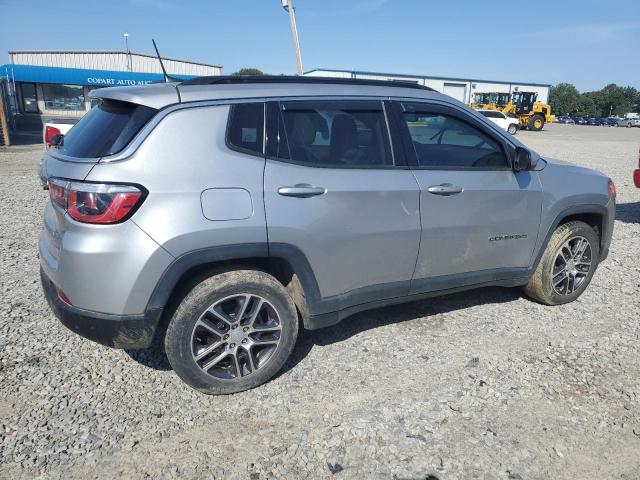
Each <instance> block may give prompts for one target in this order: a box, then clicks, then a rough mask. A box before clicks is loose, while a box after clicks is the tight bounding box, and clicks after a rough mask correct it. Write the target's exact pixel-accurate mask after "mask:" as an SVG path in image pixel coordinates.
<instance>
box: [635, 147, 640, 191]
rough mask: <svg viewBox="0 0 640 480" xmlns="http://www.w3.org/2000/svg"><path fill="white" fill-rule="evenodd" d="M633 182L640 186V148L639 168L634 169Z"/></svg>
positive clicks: (639, 154) (639, 152) (639, 153)
mask: <svg viewBox="0 0 640 480" xmlns="http://www.w3.org/2000/svg"><path fill="white" fill-rule="evenodd" d="M633 183H634V184H635V185H636V187H638V188H640V150H638V168H636V169H635V170H634V171H633Z"/></svg>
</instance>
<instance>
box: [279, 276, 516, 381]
mask: <svg viewBox="0 0 640 480" xmlns="http://www.w3.org/2000/svg"><path fill="white" fill-rule="evenodd" d="M521 297H522V291H521V290H520V289H519V288H502V287H486V288H481V289H477V290H469V291H466V292H460V293H454V294H449V295H443V296H441V297H434V298H429V299H424V300H416V301H414V302H409V303H403V304H400V305H393V306H390V307H382V308H376V309H374V310H367V311H365V312H360V313H356V314H355V315H352V316H350V317H348V318H345V319H344V320H343V321H342V322H340V323H338V324H337V325H334V326H331V327H326V328H321V329H319V330H307V331H305V332H304V333H303V335H302V336H301V337H300V338H299V339H298V343H297V344H296V348H295V349H294V351H293V354H292V355H291V358H290V359H289V360H288V361H287V363H286V364H285V366H284V368H283V369H282V370H281V371H280V372H279V373H278V375H277V376H276V377H278V376H280V375H282V374H283V373H285V372H287V371H288V370H291V369H292V368H294V367H295V366H296V365H297V364H298V363H300V362H301V361H302V360H303V359H304V358H305V357H306V356H307V355H308V354H309V352H310V351H311V350H312V349H313V348H314V347H316V346H318V347H324V346H327V345H331V344H333V343H338V342H342V341H345V340H347V339H349V338H351V337H353V336H355V335H358V334H360V333H362V332H365V331H367V330H373V329H375V328H379V327H384V326H387V325H391V324H394V323H401V322H408V321H411V320H418V319H421V320H422V321H424V322H425V323H426V324H427V326H428V325H429V324H430V323H431V325H432V326H433V327H434V328H438V327H439V326H440V324H441V322H442V321H444V319H443V318H442V317H439V315H442V314H446V313H449V312H453V311H457V310H464V309H467V308H470V307H473V306H476V305H484V304H488V303H507V302H512V301H515V300H517V299H519V298H521Z"/></svg>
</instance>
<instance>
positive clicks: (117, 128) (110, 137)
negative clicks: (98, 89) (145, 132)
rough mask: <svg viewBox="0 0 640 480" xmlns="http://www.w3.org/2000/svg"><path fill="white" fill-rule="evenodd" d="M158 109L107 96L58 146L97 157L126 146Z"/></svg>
mask: <svg viewBox="0 0 640 480" xmlns="http://www.w3.org/2000/svg"><path fill="white" fill-rule="evenodd" d="M156 112H157V110H155V109H153V108H150V107H145V106H143V105H136V104H135V103H128V102H118V101H115V100H104V101H102V102H101V103H100V105H97V106H96V107H95V108H92V109H91V110H90V111H89V112H88V113H87V114H86V115H85V116H84V117H82V118H81V119H80V121H79V122H78V123H77V124H76V125H75V126H74V127H73V128H72V129H71V130H69V133H67V134H66V135H65V136H64V137H63V139H62V144H61V145H59V147H58V148H59V150H60V152H61V153H64V154H65V155H69V156H71V157H78V158H97V157H103V156H106V155H112V154H114V153H118V152H119V151H120V150H122V149H123V148H124V147H126V146H127V145H128V144H129V142H130V141H131V139H133V137H134V136H135V135H136V133H138V132H139V131H140V129H141V128H142V127H143V126H144V125H145V124H146V123H147V122H148V121H149V120H150V119H151V117H153V116H154V115H155V113H156Z"/></svg>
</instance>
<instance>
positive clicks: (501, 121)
mask: <svg viewBox="0 0 640 480" xmlns="http://www.w3.org/2000/svg"><path fill="white" fill-rule="evenodd" d="M478 112H480V113H481V114H482V115H484V116H485V117H487V118H488V119H489V120H491V121H492V122H493V123H495V124H496V125H498V126H499V127H500V128H502V129H503V130H506V131H507V132H509V133H510V134H511V135H515V134H516V133H518V130H520V123H519V122H518V119H517V118H514V117H507V116H506V115H505V114H504V113H502V112H498V111H496V110H478Z"/></svg>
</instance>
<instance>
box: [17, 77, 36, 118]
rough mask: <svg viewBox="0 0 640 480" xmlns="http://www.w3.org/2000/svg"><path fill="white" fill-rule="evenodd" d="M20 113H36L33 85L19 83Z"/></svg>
mask: <svg viewBox="0 0 640 480" xmlns="http://www.w3.org/2000/svg"><path fill="white" fill-rule="evenodd" d="M20 92H21V93H22V111H23V112H24V113H38V97H37V95H36V85H35V83H21V84H20Z"/></svg>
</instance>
